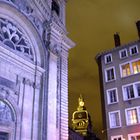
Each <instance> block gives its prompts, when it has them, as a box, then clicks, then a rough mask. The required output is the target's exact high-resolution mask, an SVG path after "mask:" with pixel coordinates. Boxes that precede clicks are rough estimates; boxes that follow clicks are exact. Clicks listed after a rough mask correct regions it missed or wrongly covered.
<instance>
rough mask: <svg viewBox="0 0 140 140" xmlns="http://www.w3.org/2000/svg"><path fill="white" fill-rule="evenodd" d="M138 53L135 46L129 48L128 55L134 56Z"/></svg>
mask: <svg viewBox="0 0 140 140" xmlns="http://www.w3.org/2000/svg"><path fill="white" fill-rule="evenodd" d="M137 53H138V48H137V46H136V45H135V46H132V47H130V55H134V54H137Z"/></svg>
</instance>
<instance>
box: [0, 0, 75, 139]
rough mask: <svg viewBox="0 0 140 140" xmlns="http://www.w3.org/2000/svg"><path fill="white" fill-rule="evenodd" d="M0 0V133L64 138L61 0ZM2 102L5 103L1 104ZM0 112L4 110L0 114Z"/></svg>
mask: <svg viewBox="0 0 140 140" xmlns="http://www.w3.org/2000/svg"><path fill="white" fill-rule="evenodd" d="M56 2H57V4H58V6H59V8H60V13H59V15H57V14H56V12H55V11H52V9H51V5H52V1H51V0H50V1H49V0H48V1H44V0H37V1H26V0H22V1H19V0H15V1H11V0H10V1H7V0H1V1H0V109H1V112H0V137H1V135H2V134H3V133H6V134H8V135H9V140H13V139H14V140H50V139H52V140H60V139H61V140H67V139H68V90H67V83H68V80H67V59H68V50H69V49H70V48H72V47H73V46H74V43H73V42H72V41H71V40H70V39H69V38H68V37H67V36H66V34H67V33H66V28H65V1H64V0H63V1H61V2H60V1H56ZM4 108H6V109H4ZM2 114H4V115H2Z"/></svg>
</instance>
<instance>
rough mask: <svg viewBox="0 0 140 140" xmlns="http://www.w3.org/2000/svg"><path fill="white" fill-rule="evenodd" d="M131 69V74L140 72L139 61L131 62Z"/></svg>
mask: <svg viewBox="0 0 140 140" xmlns="http://www.w3.org/2000/svg"><path fill="white" fill-rule="evenodd" d="M132 68H133V73H134V74H136V73H139V72H140V60H138V61H135V62H132Z"/></svg>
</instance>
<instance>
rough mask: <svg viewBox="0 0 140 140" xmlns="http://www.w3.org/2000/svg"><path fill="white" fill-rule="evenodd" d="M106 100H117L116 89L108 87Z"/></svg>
mask: <svg viewBox="0 0 140 140" xmlns="http://www.w3.org/2000/svg"><path fill="white" fill-rule="evenodd" d="M107 100H108V104H113V103H117V102H118V96H117V89H116V88H115V89H109V90H107Z"/></svg>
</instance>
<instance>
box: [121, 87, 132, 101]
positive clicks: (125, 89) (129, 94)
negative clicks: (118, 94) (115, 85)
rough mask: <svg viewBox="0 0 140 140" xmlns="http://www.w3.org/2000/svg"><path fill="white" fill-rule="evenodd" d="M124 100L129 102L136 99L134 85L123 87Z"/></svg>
mask: <svg viewBox="0 0 140 140" xmlns="http://www.w3.org/2000/svg"><path fill="white" fill-rule="evenodd" d="M123 95H124V100H129V99H132V98H134V97H135V94H134V89H133V85H128V86H123Z"/></svg>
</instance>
